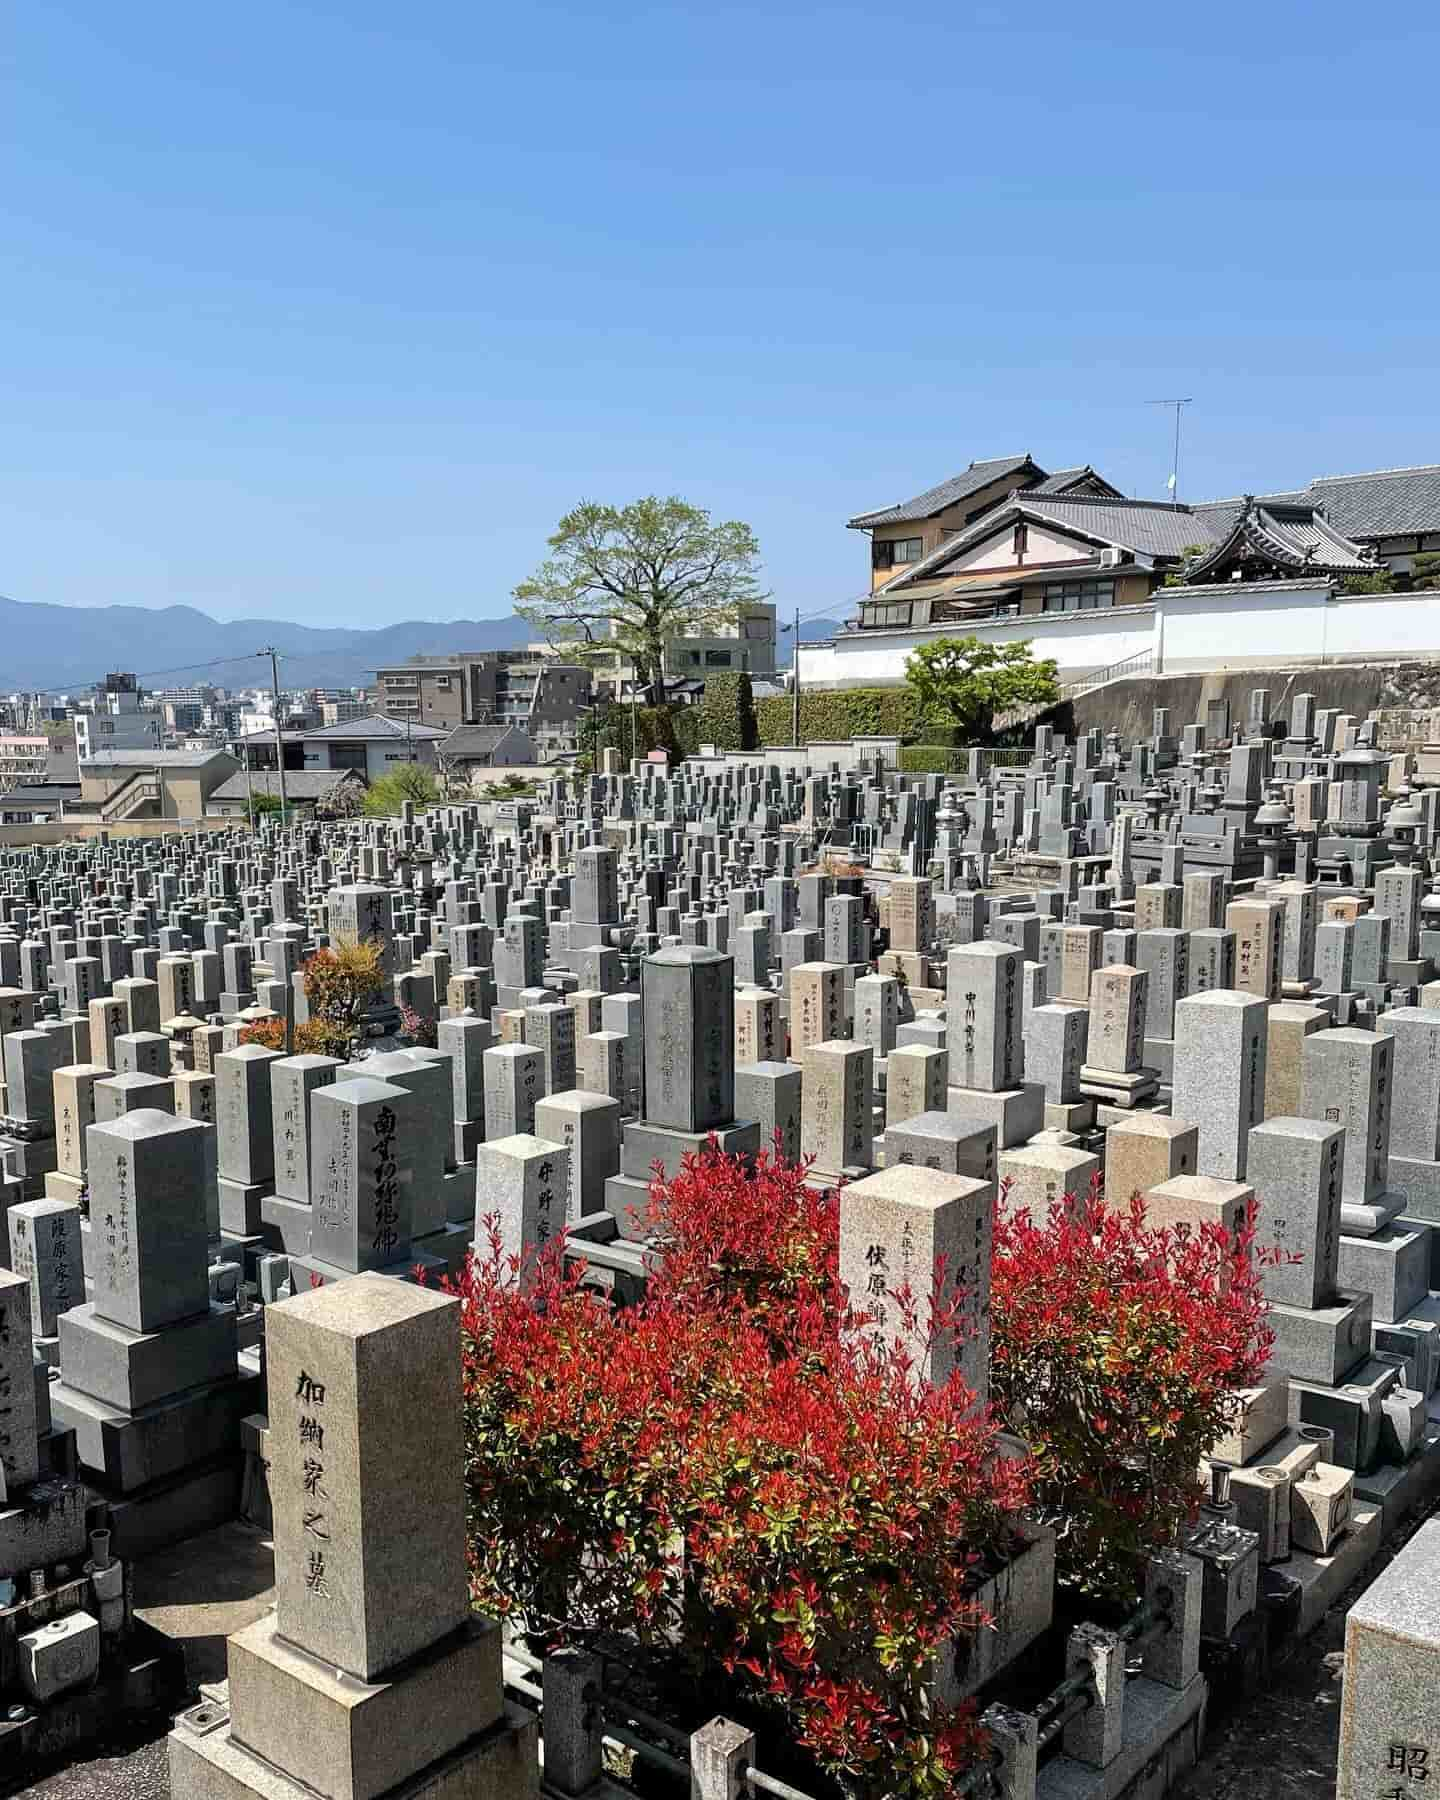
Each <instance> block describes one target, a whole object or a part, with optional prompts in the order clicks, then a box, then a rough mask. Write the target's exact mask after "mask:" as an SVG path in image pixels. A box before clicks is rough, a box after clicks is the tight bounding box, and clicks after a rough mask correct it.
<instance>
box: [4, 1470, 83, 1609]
mask: <svg viewBox="0 0 1440 1800" xmlns="http://www.w3.org/2000/svg"><path fill="white" fill-rule="evenodd" d="M89 1500H90V1495H89V1492H88V1490H87V1489H86V1488H85V1487H84V1485H83V1484H82V1483H80V1482H78V1481H36V1482H33V1483H32V1484H31V1485H30V1486H29V1487H28V1488H25V1489H24V1490H23V1491H22V1492H19V1493H16V1494H12V1495H11V1497H10V1499H9V1500H4V1501H0V1570H5V1571H7V1572H8V1573H10V1574H13V1575H14V1576H15V1577H16V1578H17V1580H18V1581H20V1582H21V1583H22V1585H23V1581H24V1576H25V1573H26V1571H28V1570H30V1569H38V1568H40V1567H41V1566H42V1565H43V1566H44V1567H46V1568H49V1566H50V1565H51V1564H52V1563H58V1562H68V1563H74V1562H83V1561H84V1559H85V1557H86V1555H87V1554H88V1533H87V1532H86V1529H85V1509H86V1507H87V1505H88V1504H89Z"/></svg>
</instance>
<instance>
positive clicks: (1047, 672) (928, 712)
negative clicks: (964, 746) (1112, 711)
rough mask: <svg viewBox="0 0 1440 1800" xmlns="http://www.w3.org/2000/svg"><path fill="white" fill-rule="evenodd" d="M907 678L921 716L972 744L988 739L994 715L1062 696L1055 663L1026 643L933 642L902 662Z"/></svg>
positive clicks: (1048, 701) (956, 639)
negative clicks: (949, 728) (1038, 655)
mask: <svg viewBox="0 0 1440 1800" xmlns="http://www.w3.org/2000/svg"><path fill="white" fill-rule="evenodd" d="M905 680H906V682H907V684H908V686H909V688H910V691H911V692H912V693H913V694H914V696H915V699H916V702H917V703H918V705H919V708H920V713H921V716H922V717H923V718H925V719H927V720H929V719H938V720H939V721H941V722H942V723H944V724H947V725H950V726H952V727H953V728H954V729H956V730H957V731H962V732H965V733H967V734H968V735H969V738H970V741H972V742H973V741H975V739H977V738H986V737H988V736H989V735H990V730H991V722H992V721H993V719H994V717H995V714H996V713H1000V712H1009V711H1011V710H1012V709H1013V708H1016V707H1022V706H1044V705H1048V704H1049V703H1050V702H1052V701H1055V700H1058V699H1059V698H1060V684H1059V682H1058V681H1057V680H1056V678H1055V664H1054V662H1053V661H1052V660H1051V659H1050V658H1048V657H1047V658H1045V659H1044V660H1043V661H1040V660H1037V659H1036V658H1035V657H1033V656H1032V655H1031V654H1030V644H1029V641H1028V640H1025V641H1022V642H1020V643H1013V644H984V643H982V642H981V641H980V639H979V638H977V637H963V638H935V639H934V640H933V641H932V642H931V643H928V644H922V645H921V646H920V648H919V649H918V650H915V651H913V652H912V653H911V654H910V656H909V657H908V658H907V659H906V662H905Z"/></svg>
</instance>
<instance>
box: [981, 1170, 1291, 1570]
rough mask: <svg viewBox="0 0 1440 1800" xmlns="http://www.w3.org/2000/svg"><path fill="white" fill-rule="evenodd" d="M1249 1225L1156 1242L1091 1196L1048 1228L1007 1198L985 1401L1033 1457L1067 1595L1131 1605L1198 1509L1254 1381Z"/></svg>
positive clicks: (1260, 1307) (1153, 1232)
mask: <svg viewBox="0 0 1440 1800" xmlns="http://www.w3.org/2000/svg"><path fill="white" fill-rule="evenodd" d="M1254 1239H1255V1216H1254V1208H1253V1206H1252V1208H1251V1212H1250V1216H1249V1218H1248V1220H1247V1222H1246V1224H1245V1226H1244V1227H1243V1229H1242V1230H1241V1231H1240V1232H1239V1233H1238V1234H1237V1236H1236V1237H1235V1238H1233V1239H1232V1238H1231V1237H1230V1235H1229V1234H1228V1233H1226V1232H1225V1231H1224V1230H1222V1229H1221V1228H1220V1227H1218V1226H1213V1225H1206V1226H1203V1227H1201V1228H1200V1229H1199V1230H1196V1231H1190V1230H1187V1229H1185V1228H1184V1227H1172V1228H1166V1229H1152V1228H1151V1227H1149V1226H1147V1225H1146V1223H1145V1208H1144V1203H1143V1201H1142V1200H1141V1199H1140V1197H1139V1196H1138V1195H1136V1196H1135V1197H1134V1198H1133V1199H1132V1200H1131V1201H1130V1202H1129V1204H1128V1205H1125V1206H1107V1205H1105V1204H1104V1203H1102V1201H1101V1200H1100V1198H1099V1189H1098V1187H1096V1188H1092V1190H1091V1193H1090V1195H1089V1197H1088V1199H1087V1200H1086V1201H1085V1202H1083V1203H1082V1204H1081V1205H1080V1206H1079V1207H1078V1208H1075V1209H1074V1210H1073V1211H1072V1206H1071V1203H1070V1202H1069V1200H1068V1198H1067V1199H1066V1200H1061V1201H1057V1202H1056V1204H1055V1205H1054V1206H1053V1207H1052V1208H1051V1209H1050V1212H1049V1215H1048V1217H1046V1218H1045V1219H1044V1220H1043V1221H1042V1222H1039V1223H1036V1222H1034V1221H1032V1220H1031V1219H1030V1217H1029V1215H1028V1214H1027V1213H1026V1212H1024V1211H1020V1210H1011V1209H1010V1208H1008V1207H1007V1206H1006V1205H1005V1204H1004V1201H1003V1198H1002V1203H1001V1206H1000V1210H999V1217H998V1219H997V1223H996V1232H995V1259H994V1265H993V1270H992V1283H993V1285H992V1296H991V1300H992V1338H991V1372H990V1393H991V1400H992V1402H993V1403H994V1405H995V1406H996V1407H997V1409H999V1410H1000V1411H1001V1412H1002V1413H1003V1414H1004V1415H1005V1416H1006V1422H1007V1423H1008V1424H1009V1426H1010V1428H1011V1429H1012V1430H1014V1431H1016V1432H1018V1433H1019V1434H1020V1436H1022V1437H1023V1438H1024V1439H1025V1441H1026V1442H1027V1443H1028V1444H1029V1446H1030V1449H1031V1451H1032V1453H1033V1454H1034V1456H1035V1459H1036V1461H1035V1466H1034V1471H1033V1482H1034V1507H1033V1509H1034V1511H1035V1513H1036V1515H1037V1516H1038V1517H1040V1518H1041V1519H1043V1520H1044V1521H1046V1522H1047V1523H1048V1524H1050V1525H1053V1526H1054V1527H1055V1529H1056V1532H1057V1534H1058V1536H1057V1548H1056V1571H1057V1576H1058V1578H1059V1579H1060V1580H1061V1581H1062V1582H1065V1583H1067V1584H1068V1585H1070V1586H1072V1587H1073V1588H1075V1589H1077V1590H1079V1591H1082V1592H1085V1593H1092V1594H1101V1595H1106V1596H1109V1597H1112V1598H1114V1599H1116V1600H1122V1601H1123V1600H1128V1599H1130V1598H1132V1597H1133V1595H1134V1593H1135V1591H1136V1587H1137V1583H1138V1578H1139V1571H1140V1567H1141V1564H1142V1563H1143V1560H1144V1558H1145V1555H1146V1554H1147V1552H1148V1551H1149V1550H1151V1549H1152V1548H1155V1547H1158V1546H1161V1545H1164V1544H1167V1543H1169V1542H1171V1541H1172V1540H1173V1538H1174V1535H1175V1531H1176V1529H1177V1527H1178V1526H1179V1525H1180V1524H1181V1522H1182V1521H1184V1520H1185V1519H1187V1518H1189V1517H1193V1514H1194V1510H1195V1507H1196V1504H1197V1503H1198V1500H1199V1498H1200V1486H1199V1480H1198V1476H1197V1470H1198V1468H1199V1464H1200V1458H1201V1456H1202V1455H1203V1454H1204V1453H1205V1452H1206V1451H1207V1450H1208V1449H1209V1447H1210V1445H1211V1444H1212V1443H1213V1442H1214V1440H1215V1438H1216V1437H1217V1436H1219V1435H1220V1434H1221V1433H1222V1432H1223V1431H1224V1430H1225V1429H1226V1428H1227V1426H1228V1425H1229V1424H1230V1422H1231V1420H1232V1418H1233V1416H1234V1398H1233V1393H1234V1390H1235V1389H1236V1388H1238V1387H1244V1386H1247V1385H1251V1384H1253V1383H1254V1382H1255V1381H1256V1380H1257V1379H1258V1377H1259V1374H1260V1371H1261V1369H1262V1368H1263V1366H1264V1363H1265V1360H1266V1358H1267V1357H1268V1355H1269V1353H1270V1347H1271V1344H1272V1343H1273V1341H1274V1337H1273V1333H1271V1332H1270V1331H1269V1329H1268V1328H1267V1327H1266V1324H1265V1313H1266V1305H1265V1300H1264V1298H1263V1294H1262V1291H1261V1284H1260V1276H1259V1265H1261V1264H1263V1263H1264V1262H1266V1261H1267V1260H1270V1259H1271V1258H1272V1256H1273V1254H1274V1253H1272V1252H1268V1251H1267V1252H1258V1251H1257V1250H1256V1248H1255V1243H1254Z"/></svg>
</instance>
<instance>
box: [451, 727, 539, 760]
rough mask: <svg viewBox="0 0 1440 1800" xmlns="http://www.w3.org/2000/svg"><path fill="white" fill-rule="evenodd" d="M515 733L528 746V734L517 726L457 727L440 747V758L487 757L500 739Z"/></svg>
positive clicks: (529, 739) (529, 740)
mask: <svg viewBox="0 0 1440 1800" xmlns="http://www.w3.org/2000/svg"><path fill="white" fill-rule="evenodd" d="M512 731H513V732H516V733H517V734H518V735H519V736H520V737H522V738H523V739H524V740H525V742H526V743H527V744H528V743H530V742H531V738H530V734H529V732H528V731H525V730H524V729H523V728H522V727H520V726H518V725H457V726H456V727H455V729H454V730H453V731H452V732H451V733H450V735H449V737H447V738H446V740H445V742H444V743H443V744H442V745H441V746H440V754H441V756H446V757H456V756H489V755H490V754H491V752H492V751H493V750H494V749H495V746H496V745H497V744H498V743H499V742H500V741H501V739H502V738H507V737H509V735H510V733H511V732H512Z"/></svg>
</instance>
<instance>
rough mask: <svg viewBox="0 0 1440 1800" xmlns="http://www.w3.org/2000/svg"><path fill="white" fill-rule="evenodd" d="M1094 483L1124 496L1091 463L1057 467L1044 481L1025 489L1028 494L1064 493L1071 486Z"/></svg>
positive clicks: (1087, 485) (1108, 491)
mask: <svg viewBox="0 0 1440 1800" xmlns="http://www.w3.org/2000/svg"><path fill="white" fill-rule="evenodd" d="M1092 484H1095V485H1098V486H1099V487H1100V488H1103V489H1104V490H1105V491H1106V492H1107V493H1110V494H1112V495H1113V496H1114V497H1115V499H1117V500H1119V499H1121V498H1122V496H1121V493H1120V490H1119V489H1118V488H1115V487H1112V486H1111V485H1110V483H1109V482H1108V481H1107V480H1106V479H1105V477H1104V476H1103V475H1097V474H1096V473H1095V471H1094V470H1093V469H1092V468H1091V467H1090V465H1089V463H1086V464H1085V466H1084V468H1081V469H1057V470H1056V471H1055V473H1054V474H1053V475H1047V476H1046V477H1045V479H1044V480H1043V481H1041V482H1037V483H1036V485H1035V486H1034V487H1033V488H1026V490H1025V491H1026V493H1027V494H1063V493H1065V492H1066V491H1067V489H1069V488H1073V487H1081V488H1083V487H1089V486H1091V485H1092Z"/></svg>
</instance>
